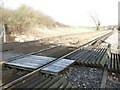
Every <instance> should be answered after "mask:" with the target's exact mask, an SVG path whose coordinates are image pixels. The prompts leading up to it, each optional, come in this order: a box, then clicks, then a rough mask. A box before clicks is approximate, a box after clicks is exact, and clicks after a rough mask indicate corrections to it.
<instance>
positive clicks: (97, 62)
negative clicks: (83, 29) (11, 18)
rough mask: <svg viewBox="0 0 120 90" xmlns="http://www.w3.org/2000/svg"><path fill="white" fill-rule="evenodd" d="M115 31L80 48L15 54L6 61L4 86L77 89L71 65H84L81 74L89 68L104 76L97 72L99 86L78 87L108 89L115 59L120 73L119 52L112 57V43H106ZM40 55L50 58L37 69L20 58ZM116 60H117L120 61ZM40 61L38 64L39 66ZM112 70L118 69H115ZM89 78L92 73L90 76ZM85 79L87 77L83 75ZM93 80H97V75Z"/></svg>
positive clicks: (115, 65)
mask: <svg viewBox="0 0 120 90" xmlns="http://www.w3.org/2000/svg"><path fill="white" fill-rule="evenodd" d="M111 34H112V32H110V33H108V34H105V35H103V36H100V37H98V38H96V39H94V40H92V41H90V42H88V43H86V44H84V45H81V46H79V47H78V48H77V49H75V48H71V47H63V46H62V45H59V46H52V47H48V48H46V49H42V50H40V51H37V52H32V53H29V54H24V55H18V56H15V57H11V58H9V59H7V60H5V63H4V64H3V67H4V68H3V69H4V70H3V71H4V72H3V74H4V75H3V79H4V80H3V82H2V85H1V87H0V88H1V89H13V88H31V89H33V90H34V89H36V88H46V89H48V88H62V89H64V90H66V89H67V88H70V89H71V88H75V87H74V84H73V82H71V81H70V79H71V77H70V76H72V75H70V73H71V72H69V71H70V70H71V69H70V68H73V72H74V69H75V68H76V66H77V67H79V66H80V67H79V68H78V71H79V72H81V74H82V72H83V73H84V71H82V70H84V69H85V70H88V72H89V73H93V72H95V73H98V72H101V73H100V74H99V75H100V76H98V77H97V74H95V76H96V78H97V79H98V80H96V81H98V82H97V83H98V85H96V84H95V83H89V85H88V84H85V85H84V84H79V85H78V87H77V88H85V87H88V88H91V86H92V87H96V88H105V87H106V86H105V85H106V80H107V75H108V70H109V67H111V66H110V65H111V62H112V63H114V66H113V67H115V70H116V67H117V70H116V71H117V73H118V71H119V68H118V67H119V55H118V56H115V57H114V56H112V57H113V58H110V57H109V56H110V55H109V54H111V53H109V49H110V48H109V44H107V43H106V42H104V41H105V39H106V38H108V37H109V36H110V35H111ZM57 48H61V49H60V50H58V51H56V50H55V49H57ZM9 50H10V49H9ZM55 51H56V52H55ZM31 56H32V57H31ZM33 56H35V58H33ZM36 56H37V57H38V58H47V60H46V59H43V60H46V62H45V64H43V65H41V66H38V67H37V68H34V69H30V68H29V69H28V68H26V67H25V66H26V65H28V64H26V65H23V66H20V65H18V64H19V63H18V61H21V60H22V59H25V58H27V60H29V59H30V58H29V57H31V58H33V59H36ZM41 56H42V57H41ZM114 59H117V60H118V61H117V60H114ZM17 60H18V61H17ZM27 60H26V62H27ZM112 60H113V61H114V62H113V61H112ZM41 62H42V61H41ZM16 63H17V64H16ZM27 63H28V62H27ZM32 63H34V62H32ZM37 64H38V63H37ZM37 64H36V63H35V65H37ZM30 65H31V64H30ZM112 65H113V64H112ZM28 67H29V65H28ZM33 67H34V66H33ZM33 67H32V68H33ZM112 70H113V71H115V70H114V69H112ZM8 72H10V75H9V77H7V78H6V76H7V74H8ZM83 75H84V74H83ZM11 76H13V78H12V79H11V80H10V79H9V78H10V77H11ZM87 77H90V76H89V75H88V76H87ZM83 78H86V77H85V76H83ZM8 79H9V80H8ZM92 79H93V81H94V78H92ZM92 79H91V80H92ZM79 80H80V81H79V83H83V81H82V79H81V78H79ZM73 81H74V80H73ZM86 82H87V81H86Z"/></svg>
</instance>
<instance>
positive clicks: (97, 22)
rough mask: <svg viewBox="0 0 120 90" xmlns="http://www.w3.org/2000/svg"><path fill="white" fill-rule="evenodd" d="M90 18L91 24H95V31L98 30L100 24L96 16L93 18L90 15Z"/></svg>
mask: <svg viewBox="0 0 120 90" xmlns="http://www.w3.org/2000/svg"><path fill="white" fill-rule="evenodd" d="M90 17H91V18H92V20H93V22H94V23H95V26H96V30H100V25H101V22H100V20H99V18H98V16H97V15H94V16H93V15H91V16H90Z"/></svg>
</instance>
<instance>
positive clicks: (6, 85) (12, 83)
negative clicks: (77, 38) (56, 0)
mask: <svg viewBox="0 0 120 90" xmlns="http://www.w3.org/2000/svg"><path fill="white" fill-rule="evenodd" d="M111 33H112V32H110V33H107V34H105V35H103V36H100V37H98V38H96V39H94V40H91V41H89V42H88V43H86V44H83V45H81V46H80V47H78V49H76V50H74V51H72V52H70V53H68V54H66V55H64V56H62V57H60V58H57V59H56V60H55V61H58V60H61V59H63V58H65V57H67V56H69V55H71V54H73V53H75V52H76V51H78V50H80V49H81V48H84V47H86V46H88V45H89V44H92V43H93V42H96V41H98V40H100V39H101V38H103V37H105V36H106V35H107V36H108V35H111ZM35 53H36V52H34V53H32V54H35ZM28 55H31V54H28ZM52 63H53V62H51V63H50V64H52ZM46 66H47V65H45V66H44V67H46ZM44 67H42V68H44ZM42 68H39V69H37V70H34V71H33V72H30V73H28V74H26V75H24V76H22V77H20V78H18V79H16V80H14V81H12V82H10V83H8V84H5V85H2V86H0V89H7V88H9V87H11V86H13V85H15V84H16V83H18V82H20V81H22V80H24V79H26V78H28V77H30V76H32V75H33V74H35V73H38V72H39V71H40V70H41V69H42Z"/></svg>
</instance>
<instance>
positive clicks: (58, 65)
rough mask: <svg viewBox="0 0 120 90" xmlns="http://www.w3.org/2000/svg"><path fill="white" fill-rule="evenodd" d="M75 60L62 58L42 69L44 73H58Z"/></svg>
mask: <svg viewBox="0 0 120 90" xmlns="http://www.w3.org/2000/svg"><path fill="white" fill-rule="evenodd" d="M74 62H75V60H69V59H61V60H58V61H55V62H54V63H52V64H49V65H48V66H46V67H44V68H42V69H41V72H43V73H49V74H53V75H58V74H59V73H60V72H61V71H63V70H64V69H66V68H67V67H68V66H70V65H71V64H73V63H74Z"/></svg>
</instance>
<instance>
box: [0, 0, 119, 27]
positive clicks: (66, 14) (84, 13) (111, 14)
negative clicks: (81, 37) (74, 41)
mask: <svg viewBox="0 0 120 90" xmlns="http://www.w3.org/2000/svg"><path fill="white" fill-rule="evenodd" d="M2 1H4V7H8V8H11V9H16V8H18V7H19V6H21V5H22V4H25V5H28V6H30V7H32V8H34V9H36V10H40V11H42V12H43V13H45V14H47V15H49V16H51V17H52V18H53V19H55V20H56V21H59V22H62V23H64V24H68V25H74V26H91V25H94V22H93V20H92V19H91V18H90V16H91V15H93V16H95V17H96V16H97V17H98V18H99V20H100V21H101V24H102V25H109V24H117V23H118V1H119V0H2Z"/></svg>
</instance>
